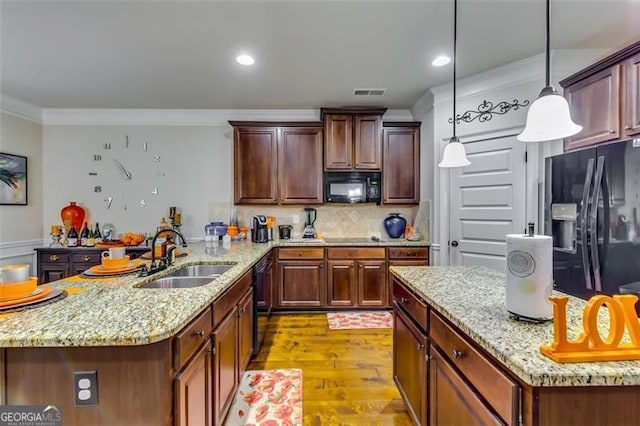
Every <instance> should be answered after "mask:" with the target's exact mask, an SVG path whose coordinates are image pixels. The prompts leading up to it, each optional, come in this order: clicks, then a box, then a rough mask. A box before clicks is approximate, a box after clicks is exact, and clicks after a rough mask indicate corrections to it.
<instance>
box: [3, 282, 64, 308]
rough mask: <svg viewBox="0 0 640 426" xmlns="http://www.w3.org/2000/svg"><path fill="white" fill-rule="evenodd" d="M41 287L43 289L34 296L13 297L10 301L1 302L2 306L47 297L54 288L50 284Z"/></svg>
mask: <svg viewBox="0 0 640 426" xmlns="http://www.w3.org/2000/svg"><path fill="white" fill-rule="evenodd" d="M40 288H41V289H42V292H41V293H38V294H34V295H32V296H27V297H23V298H21V299H13V300H9V301H6V302H0V308H2V307H5V306H12V305H17V304H19V303H24V302H31V301H33V300H38V299H42V298H44V297H46V296H47V295H48V294H49V293H51V291H52V290H53V288H51V287H49V286H46V285H41V286H40Z"/></svg>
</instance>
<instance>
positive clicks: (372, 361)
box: [249, 314, 412, 426]
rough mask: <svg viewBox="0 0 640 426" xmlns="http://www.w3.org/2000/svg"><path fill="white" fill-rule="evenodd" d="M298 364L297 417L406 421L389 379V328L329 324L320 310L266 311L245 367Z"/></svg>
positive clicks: (312, 424)
mask: <svg viewBox="0 0 640 426" xmlns="http://www.w3.org/2000/svg"><path fill="white" fill-rule="evenodd" d="M275 368H300V369H302V394H303V398H302V401H303V416H304V419H303V422H304V425H305V426H307V425H309V426H317V425H323V426H324V425H345V426H346V425H354V426H360V425H367V426H368V425H411V424H412V423H411V420H410V418H409V415H408V414H407V409H406V407H405V404H404V402H403V401H402V398H401V397H400V394H399V393H398V390H397V388H396V385H395V383H394V382H393V377H392V373H393V366H392V331H391V329H384V330H383V329H375V330H374V329H371V330H329V329H328V326H327V319H326V315H325V314H287V315H272V316H271V320H270V322H269V331H268V332H267V334H266V337H265V341H264V344H263V346H262V349H261V351H260V353H259V354H258V355H257V356H256V357H255V358H254V359H253V360H252V361H251V363H250V364H249V369H250V370H261V369H275Z"/></svg>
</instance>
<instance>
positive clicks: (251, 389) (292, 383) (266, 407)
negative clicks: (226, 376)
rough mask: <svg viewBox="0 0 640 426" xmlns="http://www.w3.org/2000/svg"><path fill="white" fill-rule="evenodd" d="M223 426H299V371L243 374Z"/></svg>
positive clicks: (300, 409)
mask: <svg viewBox="0 0 640 426" xmlns="http://www.w3.org/2000/svg"><path fill="white" fill-rule="evenodd" d="M225 425H226V426H241V425H244V426H294V425H302V370H299V369H287V370H284V369H282V370H252V371H246V372H245V373H244V375H243V376H242V380H241V381H240V386H238V391H237V392H236V396H235V399H234V400H233V404H232V405H231V408H230V409H229V414H228V415H227V420H226V421H225Z"/></svg>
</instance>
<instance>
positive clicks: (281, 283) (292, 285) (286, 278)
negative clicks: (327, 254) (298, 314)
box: [277, 259, 326, 308]
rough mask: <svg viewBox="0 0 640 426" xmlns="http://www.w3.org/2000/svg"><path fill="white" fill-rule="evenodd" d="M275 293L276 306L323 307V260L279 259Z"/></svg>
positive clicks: (324, 288) (324, 284) (324, 290)
mask: <svg viewBox="0 0 640 426" xmlns="http://www.w3.org/2000/svg"><path fill="white" fill-rule="evenodd" d="M277 293H278V305H277V306H278V307H292V308H300V307H317V308H321V307H324V306H325V303H326V302H325V299H326V298H325V294H326V279H325V273H324V260H313V259H309V260H279V261H278V292H277Z"/></svg>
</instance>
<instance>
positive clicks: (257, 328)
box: [253, 253, 273, 355]
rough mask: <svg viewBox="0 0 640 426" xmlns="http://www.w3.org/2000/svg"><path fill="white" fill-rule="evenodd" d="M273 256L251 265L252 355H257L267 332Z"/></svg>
mask: <svg viewBox="0 0 640 426" xmlns="http://www.w3.org/2000/svg"><path fill="white" fill-rule="evenodd" d="M272 271H273V256H272V255H271V253H269V254H268V255H266V256H265V257H263V258H262V259H260V260H259V261H258V263H256V264H255V266H254V267H253V318H254V326H253V355H257V354H258V352H260V348H261V347H262V342H263V341H264V336H265V334H266V333H267V328H268V325H269V317H270V316H271V306H272V302H271V286H272V283H271V277H272V276H273V274H272Z"/></svg>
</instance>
